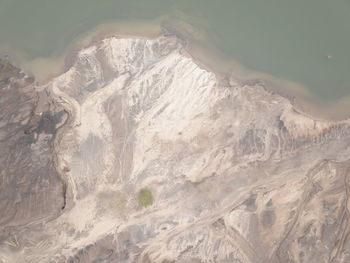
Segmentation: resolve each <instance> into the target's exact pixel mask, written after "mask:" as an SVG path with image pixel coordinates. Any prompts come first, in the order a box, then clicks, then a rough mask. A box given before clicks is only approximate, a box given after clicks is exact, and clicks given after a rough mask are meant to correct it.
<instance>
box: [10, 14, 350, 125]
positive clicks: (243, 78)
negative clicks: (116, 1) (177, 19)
mask: <svg viewBox="0 0 350 263" xmlns="http://www.w3.org/2000/svg"><path fill="white" fill-rule="evenodd" d="M186 26H188V27H190V25H186ZM191 30H193V28H190V29H189V28H186V27H183V26H182V27H181V28H180V29H178V28H176V26H173V25H172V24H171V23H159V21H157V22H153V23H149V24H147V25H146V24H145V25H144V26H143V27H140V24H138V23H135V24H131V23H130V24H120V23H119V24H118V25H116V24H108V25H101V26H98V27H96V28H94V29H93V30H90V31H89V32H86V33H84V34H82V35H81V36H79V37H77V38H76V39H75V40H74V41H73V43H72V44H71V45H70V46H69V48H68V49H67V51H66V52H65V53H64V55H62V56H58V57H56V58H51V59H45V58H40V59H37V60H36V61H32V62H31V63H29V64H27V65H25V66H24V70H26V71H29V72H31V73H32V74H33V75H34V76H35V77H36V80H37V83H38V85H43V84H45V83H46V82H48V81H50V80H51V79H52V78H54V77H56V76H59V75H60V74H62V73H64V72H66V71H67V70H68V69H69V68H70V67H71V66H72V65H73V64H74V62H75V59H76V57H77V54H78V52H79V51H80V50H82V49H83V48H85V47H87V46H91V45H93V44H96V43H98V42H99V41H101V40H102V39H105V38H108V37H112V36H114V37H118V38H144V39H155V38H158V37H160V36H164V35H166V36H172V37H177V38H178V39H181V41H182V43H183V46H184V49H183V53H184V54H185V55H186V56H188V57H191V58H192V59H193V60H194V61H195V62H196V63H197V64H198V65H199V66H200V67H201V68H203V69H206V70H208V71H211V72H214V73H215V74H216V76H217V77H218V79H221V80H223V81H226V83H227V84H228V85H231V84H233V85H235V84H239V85H241V86H245V85H246V84H251V83H257V84H258V85H260V86H262V87H263V88H264V89H265V90H267V91H269V92H271V93H275V92H276V93H278V94H279V95H281V96H283V97H285V98H287V99H288V100H289V101H290V102H291V103H292V104H293V106H294V107H295V109H296V110H298V111H300V112H303V113H304V114H305V115H307V116H309V117H312V118H313V119H319V120H338V121H340V120H345V119H348V118H350V107H348V105H350V96H349V97H345V98H342V99H341V100H338V101H326V100H323V99H321V98H318V97H317V96H316V95H315V94H312V93H310V91H309V90H307V89H306V88H305V87H303V86H302V85H300V84H297V83H293V82H290V81H286V80H282V79H279V78H276V77H274V76H271V75H268V74H265V73H262V72H254V71H251V70H249V69H246V68H244V67H243V66H242V65H239V64H238V63H237V62H235V61H232V60H231V61H228V60H227V58H225V57H224V54H219V53H215V51H213V50H208V47H204V46H203V44H202V43H200V42H199V41H198V40H196V39H194V38H193V37H192V36H191ZM14 64H16V63H14ZM17 64H21V63H17ZM30 64H31V65H30ZM43 69H44V70H43ZM230 83H231V84H230Z"/></svg>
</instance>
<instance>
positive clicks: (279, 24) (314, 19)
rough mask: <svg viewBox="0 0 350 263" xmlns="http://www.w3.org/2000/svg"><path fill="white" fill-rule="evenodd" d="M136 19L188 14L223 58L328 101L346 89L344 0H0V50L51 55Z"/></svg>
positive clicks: (349, 61)
mask: <svg viewBox="0 0 350 263" xmlns="http://www.w3.org/2000/svg"><path fill="white" fill-rule="evenodd" d="M159 17H161V18H160V19H158V20H154V19H156V18H159ZM136 20H143V21H156V23H162V22H164V20H165V21H166V22H165V24H166V25H167V23H170V24H171V23H172V21H178V22H179V21H180V24H181V21H186V22H187V23H189V24H190V25H191V28H192V29H191V30H192V33H191V34H192V35H194V36H195V37H198V38H199V40H201V41H202V42H203V43H206V47H208V48H210V49H213V50H215V52H216V53H218V54H221V56H224V57H225V58H226V59H232V60H234V61H238V62H239V63H241V64H242V65H244V66H245V67H247V68H249V69H252V70H255V71H261V72H264V73H267V74H270V75H272V76H275V77H278V78H280V79H285V80H288V81H292V82H295V83H299V84H302V85H303V86H305V87H306V88H307V91H311V93H312V96H314V97H317V98H321V99H324V100H326V101H328V102H329V101H333V100H336V99H341V98H344V97H345V96H349V95H350V74H349V73H350V52H349V47H350V34H349V33H350V1H349V0H332V1H329V0H308V1H305V0H293V1H290V0H264V1H261V0H220V1H213V0H211V1H208V0H176V1H173V0H147V1H144V0H143V1H141V0H128V1H125V0H100V1H95V0H74V1H68V0H64V1H57V0H55V1H54V0H31V1H23V0H0V46H1V47H2V48H1V51H2V53H5V52H6V53H8V54H10V55H13V56H17V57H18V58H19V60H22V61H29V60H33V59H37V58H43V57H44V58H46V57H55V56H59V55H62V54H63V52H64V51H65V50H66V49H67V47H68V46H69V45H70V44H71V42H72V41H73V40H74V39H76V38H77V36H79V35H80V34H82V33H84V32H87V31H88V30H90V29H92V28H95V27H96V26H98V25H102V24H105V23H109V22H120V21H136ZM139 24H140V27H141V28H142V23H139ZM180 27H181V26H180ZM187 29H188V28H187ZM345 105H347V104H345Z"/></svg>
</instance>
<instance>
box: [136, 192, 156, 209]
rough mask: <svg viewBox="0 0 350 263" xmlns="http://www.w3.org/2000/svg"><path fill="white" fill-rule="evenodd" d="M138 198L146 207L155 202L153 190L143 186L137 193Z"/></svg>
mask: <svg viewBox="0 0 350 263" xmlns="http://www.w3.org/2000/svg"><path fill="white" fill-rule="evenodd" d="M137 200H138V201H139V204H140V205H142V206H144V207H146V206H150V205H152V204H153V202H154V199H153V195H152V192H151V191H150V190H149V189H147V188H142V189H141V190H140V192H139V193H138V195H137Z"/></svg>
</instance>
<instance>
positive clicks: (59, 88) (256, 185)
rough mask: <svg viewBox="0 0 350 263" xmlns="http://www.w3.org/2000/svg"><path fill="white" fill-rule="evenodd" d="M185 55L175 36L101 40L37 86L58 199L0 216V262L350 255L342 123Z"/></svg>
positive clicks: (340, 258) (348, 132)
mask: <svg viewBox="0 0 350 263" xmlns="http://www.w3.org/2000/svg"><path fill="white" fill-rule="evenodd" d="M183 54H185V52H183V46H182V44H181V42H180V41H179V40H177V39H176V38H172V37H160V38H158V39H152V40H149V39H136V38H128V39H123V38H117V37H113V38H108V39H105V40H103V41H101V42H98V43H96V44H94V45H93V46H91V47H88V48H86V49H83V50H81V51H80V52H79V54H78V57H77V60H76V62H75V64H74V65H73V66H72V67H71V68H70V69H69V70H68V71H67V72H66V73H64V74H62V75H61V76H58V77H57V78H54V79H53V80H52V81H51V82H49V84H47V85H46V86H44V87H36V89H37V90H40V91H42V90H43V91H46V93H47V96H48V97H49V98H50V99H51V104H50V106H49V109H50V110H51V111H58V110H57V109H56V108H59V107H62V108H64V109H65V111H66V113H67V114H68V117H69V119H68V120H67V122H66V124H65V125H64V126H63V128H62V127H61V128H60V129H59V130H58V131H56V133H55V134H56V135H55V137H54V139H53V140H52V147H53V148H52V149H51V151H53V153H54V156H55V157H53V160H54V162H53V163H54V164H55V165H56V168H57V170H58V172H59V173H60V174H61V177H62V178H63V180H64V182H66V183H65V185H66V186H67V189H66V192H65V191H64V192H63V195H64V196H65V198H66V201H65V202H66V203H64V204H63V205H62V208H63V209H62V210H61V212H59V213H60V215H59V216H53V213H49V211H48V214H47V216H46V217H45V216H42V217H41V218H40V220H38V219H33V220H30V218H29V219H28V220H27V221H26V224H25V225H22V223H18V224H17V226H16V222H14V223H13V225H14V226H16V227H15V228H11V229H10V228H6V225H3V230H2V234H1V236H0V237H1V239H0V240H1V243H0V262H3V263H8V262H9V263H10V262H11V263H12V262H13V263H14V262H16V263H17V262H18V263H19V262H329V260H334V261H333V262H349V261H350V240H348V233H349V211H348V209H349V206H350V203H349V201H348V190H347V189H348V179H347V176H348V167H349V162H348V160H349V158H350V147H349V145H350V125H349V122H347V121H343V122H337V123H332V122H326V121H316V120H312V119H310V118H309V117H306V116H304V115H302V114H300V113H298V112H296V111H295V110H294V109H293V107H292V105H291V104H290V102H289V101H287V100H286V99H284V98H282V97H280V96H279V95H277V94H270V93H268V92H267V91H265V89H263V88H262V87H259V86H244V87H241V86H239V85H238V84H235V83H232V81H231V82H230V84H228V82H226V81H224V80H219V78H218V77H217V76H215V74H213V73H211V72H208V71H206V70H204V69H202V68H200V67H199V66H198V65H196V63H195V62H194V61H193V60H192V59H191V58H190V57H188V56H185V55H183ZM54 107H56V108H54ZM34 133H35V132H34ZM36 136H38V138H39V139H38V140H37V141H36V142H32V143H31V145H32V146H31V147H34V146H37V147H38V145H39V146H40V143H41V140H40V138H42V136H46V135H45V132H44V133H38V134H36ZM50 138H51V137H50ZM5 176H6V174H5ZM28 176H33V177H35V175H30V174H28ZM141 188H148V189H150V190H151V191H152V194H153V196H154V199H155V202H154V204H153V205H152V206H150V207H147V208H142V207H141V206H140V205H139V204H138V201H137V193H138V191H139V190H140V189H141ZM19 191H20V190H19ZM37 191H40V189H38V190H37ZM35 194H36V193H35V192H34V193H32V195H34V196H35ZM54 194H55V193H54V192H53V193H52V195H54ZM61 194H62V193H61ZM58 195H59V193H58V194H57V196H58ZM23 198H24V197H23ZM57 198H58V197H57ZM60 198H62V197H60ZM61 204H62V203H61ZM57 209H58V210H60V207H58V206H57ZM50 211H51V210H50ZM52 211H53V210H52ZM28 213H30V212H28ZM33 218H34V217H33ZM49 218H50V220H49Z"/></svg>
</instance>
